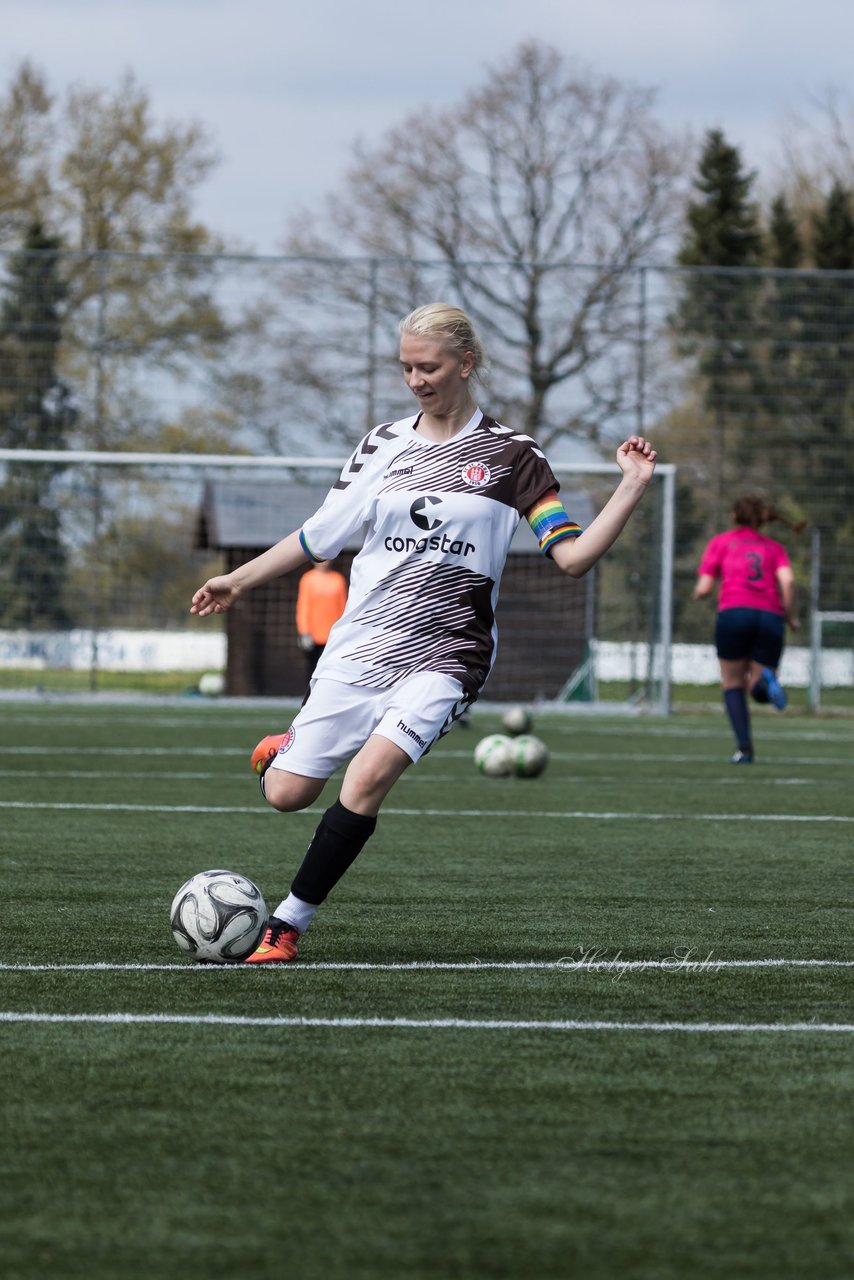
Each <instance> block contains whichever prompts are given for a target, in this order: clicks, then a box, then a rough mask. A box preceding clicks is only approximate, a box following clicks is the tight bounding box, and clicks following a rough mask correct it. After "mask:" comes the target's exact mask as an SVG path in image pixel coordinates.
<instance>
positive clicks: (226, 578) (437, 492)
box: [190, 303, 656, 964]
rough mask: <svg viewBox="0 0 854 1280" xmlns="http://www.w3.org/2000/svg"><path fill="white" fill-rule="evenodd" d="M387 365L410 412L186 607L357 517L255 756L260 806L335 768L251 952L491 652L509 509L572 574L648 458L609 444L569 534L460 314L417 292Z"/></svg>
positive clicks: (303, 801) (323, 544)
mask: <svg viewBox="0 0 854 1280" xmlns="http://www.w3.org/2000/svg"><path fill="white" fill-rule="evenodd" d="M400 364H401V369H402V372H403V378H404V381H405V382H406V385H407V386H408V388H409V390H410V391H411V392H412V394H413V396H414V397H415V399H416V401H417V403H418V408H417V410H416V412H415V413H413V414H412V415H411V416H410V417H407V418H402V419H400V420H399V421H396V422H385V423H383V424H382V425H381V426H378V427H375V428H374V429H373V430H372V431H370V432H369V433H368V434H367V435H366V436H365V437H364V439H363V440H362V441H361V442H360V444H359V445H358V446H357V447H356V449H355V451H354V453H353V455H352V457H351V458H350V459H349V461H348V462H347V464H346V465H345V467H344V469H343V471H342V472H341V475H340V477H339V478H338V480H337V481H336V482H335V484H334V485H333V486H332V488H331V489H330V491H329V494H328V495H327V497H326V499H325V500H324V502H323V504H322V506H321V507H320V509H319V510H318V511H316V512H315V514H314V515H312V516H311V517H310V518H309V519H308V520H307V521H306V522H305V524H304V525H303V527H302V528H301V529H297V530H295V531H294V532H293V533H290V534H288V536H287V537H286V538H284V539H283V540H282V541H281V542H279V543H277V544H276V546H274V547H272V548H271V549H270V550H269V551H265V552H263V554H261V555H260V556H258V557H256V558H255V559H254V560H250V561H249V562H248V563H247V564H244V565H241V566H240V567H239V568H237V569H235V570H233V572H231V573H228V574H224V575H222V576H219V577H215V578H211V579H209V580H208V581H207V582H206V583H205V584H204V585H203V586H202V587H200V588H199V590H198V591H197V592H196V593H195V595H194V596H193V601H192V606H191V610H190V612H191V613H196V614H199V615H201V616H205V615H207V614H210V613H215V612H220V611H222V610H224V609H227V608H229V607H230V606H231V605H232V604H233V603H234V601H235V600H236V599H237V598H238V597H239V596H240V595H242V593H243V592H244V591H248V590H250V589H251V588H252V587H256V586H258V585H259V584H260V583H263V582H267V581H269V580H270V579H271V578H275V577H278V576H279V575H280V574H284V573H289V572H291V571H292V570H294V569H296V568H298V567H299V566H300V565H304V564H305V562H306V561H307V560H313V561H315V562H317V561H321V560H330V559H333V558H334V557H335V556H336V555H337V554H338V553H339V552H340V550H341V548H342V547H344V546H345V545H346V544H347V542H348V540H349V539H350V538H352V536H353V535H354V534H355V533H357V532H358V531H359V530H361V529H362V528H363V527H364V528H365V529H366V533H365V536H364V542H363V544H362V547H361V550H360V551H359V553H358V555H357V556H356V557H355V559H354V561H353V566H352V570H351V575H350V591H349V596H348V600H347V607H346V609H345V611H344V614H343V616H342V617H341V618H340V619H339V621H338V622H336V624H335V626H334V627H333V628H332V631H331V633H330V636H329V639H328V642H327V644H326V647H325V649H324V652H323V656H322V657H321V659H320V661H319V662H318V664H317V668H316V669H315V672H314V676H313V679H312V683H311V691H310V694H309V696H308V698H307V700H306V702H305V703H304V704H303V706H302V708H301V710H300V711H299V713H298V714H297V716H296V718H295V720H294V722H293V724H292V725H291V726H290V728H289V729H288V730H287V732H286V733H284V734H278V735H275V736H273V737H271V738H265V739H264V740H263V741H262V742H261V743H259V744H258V746H257V747H256V749H255V753H254V755H253V766H254V767H255V769H256V771H257V772H259V773H260V774H261V785H262V789H263V791H264V795H265V797H266V799H267V801H268V802H269V803H270V804H271V805H272V806H273V807H274V808H276V809H279V810H281V811H283V812H291V811H294V810H299V809H304V808H306V807H307V806H308V805H311V804H313V803H314V801H315V800H317V798H318V796H319V795H320V793H321V792H322V791H323V788H324V786H325V785H326V782H327V780H328V779H329V778H330V777H331V775H332V774H333V773H334V772H335V771H336V769H338V768H339V767H340V766H341V765H343V764H345V763H346V762H348V761H349V763H348V764H347V769H346V772H345V774H344V778H343V782H342V785H341V791H340V794H339V797H338V799H337V800H336V801H335V803H334V804H333V805H331V807H330V808H329V809H327V810H326V812H325V813H324V815H323V817H322V819H321V821H320V824H319V826H318V828H317V830H316V832H315V834H314V836H313V838H312V841H311V844H310V845H309V848H308V851H307V853H306V855H305V858H304V860H303V862H302V865H301V866H300V867H299V870H298V871H297V873H296V876H295V877H294V880H293V882H292V884H291V889H290V893H289V894H288V895H287V896H286V897H285V898H284V899H283V900H282V901H281V903H280V904H279V905H278V906H277V907H276V909H275V911H274V913H273V915H272V917H271V918H270V920H269V922H268V928H267V931H266V933H265V935H264V937H263V939H262V941H261V943H260V945H259V947H258V949H257V950H256V951H255V952H254V953H253V954H252V955H251V956H249V957H248V960H247V963H249V964H269V963H283V962H287V961H290V960H293V959H294V958H295V957H296V955H297V950H298V945H299V939H300V936H301V935H302V934H303V933H304V932H305V930H306V929H307V927H308V925H309V923H310V921H311V919H312V917H313V916H314V914H315V912H316V911H317V908H318V906H319V905H320V904H321V903H322V902H323V901H324V899H325V898H326V896H327V895H328V893H329V892H330V890H331V889H332V888H333V887H334V886H335V885H336V884H337V882H338V881H339V880H340V878H341V877H342V876H343V875H344V873H345V872H346V870H347V869H348V867H349V866H350V865H351V863H352V862H353V860H354V859H355V858H356V857H357V855H358V854H359V852H360V851H361V849H362V847H363V845H364V844H365V842H366V840H367V839H368V838H369V837H370V835H371V834H372V833H373V831H374V828H375V827H376V822H377V814H378V813H379V810H380V807H381V805H382V803H383V801H384V800H385V798H386V796H387V795H388V794H389V792H390V790H391V788H392V787H393V786H394V784H395V782H396V781H397V780H398V778H399V777H400V776H401V774H402V773H403V772H404V770H405V769H407V768H408V767H409V765H410V764H412V763H413V761H416V760H418V759H419V758H420V757H421V756H422V755H423V754H424V753H425V752H426V751H427V750H428V749H429V747H430V746H431V745H432V743H434V742H435V741H436V740H437V739H438V738H439V737H441V736H442V734H443V733H445V732H446V731H447V730H448V729H449V728H450V727H451V725H452V724H453V723H454V722H455V720H457V719H458V718H459V717H460V716H461V715H462V714H464V712H465V710H466V709H467V707H468V706H469V705H470V704H471V703H472V702H473V701H474V699H475V698H476V697H477V696H478V694H479V693H480V691H481V689H482V688H483V685H484V682H485V681H486V679H487V676H488V675H489V672H490V670H491V668H492V666H493V663H494V661H495V646H496V627H495V606H496V602H497V599H498V588H499V583H500V580H501V574H502V571H503V569H504V562H505V560H506V557H507V551H508V548H509V546H510V541H511V539H512V537H513V533H514V531H515V529H516V526H517V525H518V523H519V520H520V519H521V518H523V517H524V518H526V519H527V520H528V522H529V524H530V526H531V528H532V530H533V532H534V536H535V537H536V538H537V539H538V540H539V544H540V547H541V548H542V550H543V552H544V554H546V555H548V556H549V557H550V558H551V559H552V561H553V562H554V564H555V565H556V566H557V567H558V568H559V569H561V570H562V571H563V572H564V573H567V574H569V575H570V576H571V577H574V578H578V577H581V576H582V575H583V574H585V573H586V572H587V571H588V569H590V568H592V566H593V565H594V564H596V562H597V561H598V560H599V558H600V557H601V556H602V555H603V554H604V553H605V552H606V551H607V550H608V548H609V547H610V546H611V545H612V544H613V542H614V541H615V539H616V538H617V537H618V535H619V533H620V531H621V530H622V529H623V527H624V525H625V524H626V521H627V520H628V519H629V516H630V515H631V513H632V511H633V510H634V508H635V506H636V505H637V503H638V502H639V500H640V498H641V497H642V495H643V493H644V490H645V489H646V486H647V485H648V483H649V481H650V479H651V477H652V474H653V471H654V468H655V458H656V454H655V450H654V449H653V448H652V446H651V445H650V443H649V441H647V440H645V439H644V438H643V437H642V436H631V437H630V438H629V439H628V440H626V441H625V442H624V443H623V444H621V445H620V447H619V448H618V450H617V463H618V466H619V468H620V471H621V472H622V476H621V479H620V482H619V484H618V485H617V488H616V490H615V492H614V493H613V494H612V496H611V498H610V499H609V500H608V502H607V503H606V505H605V506H604V507H603V509H602V511H601V512H600V513H599V514H598V515H597V516H596V518H595V519H594V520H593V522H592V523H591V524H590V526H589V527H588V528H587V529H585V530H584V532H582V531H581V529H580V528H579V527H578V525H577V524H576V523H575V522H574V521H573V520H572V519H571V518H570V516H569V515H568V514H567V512H566V511H565V510H564V509H563V505H562V503H561V501H560V498H559V497H558V483H557V480H556V479H555V477H554V474H553V473H552V470H551V468H550V466H549V464H548V462H547V461H546V458H545V456H544V455H543V453H542V451H541V450H540V449H539V448H538V447H537V444H536V442H535V441H534V440H532V439H531V437H530V436H528V435H525V434H524V433H522V432H517V431H514V430H513V428H512V427H507V426H503V425H502V424H501V423H499V422H496V421H495V419H493V418H490V417H489V416H488V415H487V414H485V413H484V412H483V411H482V410H481V409H480V408H479V407H478V405H477V403H476V402H475V399H474V396H473V383H475V382H477V381H478V379H479V376H480V374H481V372H482V369H483V364H484V354H483V348H482V346H481V342H480V339H479V338H478V336H477V334H476V332H475V330H474V328H473V326H472V323H471V321H470V319H469V317H468V316H467V315H466V314H465V312H463V311H461V310H460V309H459V308H458V307H454V306H450V305H448V304H446V303H431V304H430V305H428V306H424V307H419V308H418V309H417V310H416V311H413V312H412V313H411V314H410V315H408V316H406V318H405V319H404V320H402V321H401V322H400Z"/></svg>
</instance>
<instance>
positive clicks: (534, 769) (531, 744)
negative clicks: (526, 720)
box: [510, 733, 549, 778]
mask: <svg viewBox="0 0 854 1280" xmlns="http://www.w3.org/2000/svg"><path fill="white" fill-rule="evenodd" d="M548 762H549V751H548V747H547V746H546V744H545V743H544V742H541V741H540V739H539V738H535V737H534V735H533V734H532V733H527V734H521V735H520V737H518V738H512V739H511V741H510V765H511V769H510V771H511V773H515V775H516V777H517V778H536V777H538V776H539V775H540V774H541V773H542V772H543V770H544V769H545V767H546V765H547V764H548Z"/></svg>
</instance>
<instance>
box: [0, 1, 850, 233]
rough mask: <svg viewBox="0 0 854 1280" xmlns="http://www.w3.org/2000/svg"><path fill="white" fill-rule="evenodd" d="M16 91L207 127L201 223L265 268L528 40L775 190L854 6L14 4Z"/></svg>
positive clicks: (845, 85) (5, 28) (3, 46)
mask: <svg viewBox="0 0 854 1280" xmlns="http://www.w3.org/2000/svg"><path fill="white" fill-rule="evenodd" d="M0 19H2V26H0V30H2V32H3V36H2V40H0V73H2V81H3V85H4V86H5V85H7V84H8V82H9V80H10V78H11V76H12V75H13V74H14V71H15V69H16V68H17V66H18V65H19V63H20V62H21V61H22V60H23V59H24V58H28V59H30V60H31V61H32V62H33V63H35V65H36V66H37V67H39V68H40V69H41V70H42V71H44V72H45V73H46V75H47V77H48V81H49V83H50V85H51V87H52V88H53V89H55V90H64V89H65V88H67V87H68V86H69V85H72V84H79V85H84V86H86V87H87V88H104V89H115V88H116V87H117V84H118V82H119V79H120V77H121V76H122V74H123V73H124V72H126V71H128V70H130V71H132V72H133V73H134V75H135V76H136V79H137V81H138V82H139V84H140V85H141V86H142V87H143V88H144V89H145V90H146V91H147V92H148V93H149V95H150V98H151V103H152V108H153V112H154V115H155V117H156V119H158V120H160V121H166V120H170V121H175V122H181V123H188V122H189V121H191V120H193V121H198V122H200V123H202V124H203V125H205V126H206V128H207V130H208V132H209V134H210V135H211V137H212V139H213V141H214V142H215V144H216V146H217V148H218V150H219V152H220V155H221V162H220V164H219V166H218V167H217V169H216V171H215V173H214V174H213V175H212V176H211V177H210V178H209V179H208V181H207V182H206V184H205V186H204V188H203V189H201V190H200V194H199V199H198V201H197V206H196V212H197V214H198V216H200V217H201V218H202V219H203V220H204V221H205V222H206V223H207V224H208V225H209V226H210V227H211V228H212V229H213V230H215V231H218V232H220V233H221V234H223V235H226V236H227V237H228V238H229V240H230V241H231V242H235V241H239V242H240V244H241V245H242V246H243V247H245V248H247V249H252V250H255V251H257V252H261V253H271V252H276V251H277V250H278V249H280V248H281V246H282V241H283V237H284V232H285V228H286V225H287V222H288V218H289V217H290V216H293V215H294V214H295V213H297V212H298V211H299V210H300V209H301V208H303V207H307V206H314V207H317V205H318V204H319V203H320V201H321V199H322V197H323V195H324V194H325V193H326V192H327V191H331V190H334V189H335V187H336V186H337V185H338V184H339V182H340V179H341V177H342V175H343V173H344V172H345V170H346V168H347V165H348V161H349V159H350V157H351V155H352V148H353V144H354V142H355V140H356V139H357V138H361V139H363V140H364V141H366V142H368V143H371V142H376V141H379V140H380V139H381V138H382V136H383V134H384V133H385V132H386V130H387V129H389V128H391V127H392V126H394V125H397V124H400V123H402V121H403V120H404V119H405V118H406V117H407V116H408V115H410V114H411V113H412V112H414V111H417V110H419V109H421V108H424V107H425V106H429V107H432V108H436V107H439V108H444V107H446V106H453V104H454V103H455V102H459V101H461V100H462V98H463V96H464V95H465V93H466V91H467V90H468V89H469V88H471V87H476V86H478V85H479V84H481V83H482V82H483V80H484V79H485V72H486V68H487V67H488V66H490V65H494V64H495V63H496V62H502V61H504V60H506V59H507V58H508V57H509V55H510V54H511V52H512V51H513V49H514V48H515V47H516V46H517V45H518V44H519V43H520V42H521V41H523V40H526V39H531V38H536V39H539V40H542V41H544V42H546V43H549V44H552V45H554V46H555V47H556V48H557V49H559V50H560V52H561V53H562V54H564V55H565V56H567V57H569V58H576V59H578V60H580V61H581V62H582V63H583V64H585V65H586V66H588V67H589V68H590V69H592V70H593V71H595V72H597V73H600V74H602V75H610V76H616V77H618V78H619V79H622V80H626V81H632V82H634V83H635V84H639V85H643V86H646V87H650V88H655V89H656V90H657V95H658V96H657V107H658V113H659V115H660V116H661V118H662V119H663V120H664V121H665V122H666V123H667V124H668V125H669V126H671V127H673V128H679V127H685V128H688V129H691V130H692V131H693V132H694V133H695V135H696V136H697V137H700V136H701V135H702V133H703V131H704V130H706V129H708V128H714V127H720V128H722V129H723V130H724V132H725V134H726V136H727V138H728V139H729V141H730V142H733V143H735V144H736V145H738V146H739V147H740V148H741V152H742V156H743V159H744V161H745V163H746V164H747V165H748V166H749V167H751V168H756V169H759V170H760V173H763V174H770V173H772V172H773V170H774V166H775V165H777V164H779V162H780V150H781V148H780V140H781V137H782V134H783V131H784V129H785V128H786V122H787V114H788V113H789V112H791V111H792V110H798V111H801V112H804V111H808V110H809V104H810V100H811V98H814V97H816V96H820V95H821V94H822V93H823V92H824V91H826V90H827V89H828V88H835V89H837V90H839V91H841V92H843V93H846V94H847V92H848V89H849V86H854V3H852V0H419V3H415V2H414V0H409V2H408V3H407V2H406V0H0Z"/></svg>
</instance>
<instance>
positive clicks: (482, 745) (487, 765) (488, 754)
mask: <svg viewBox="0 0 854 1280" xmlns="http://www.w3.org/2000/svg"><path fill="white" fill-rule="evenodd" d="M512 746H513V743H512V741H511V740H510V738H508V737H506V735H505V734H503V733H490V734H488V735H487V736H486V737H485V738H481V740H480V742H479V743H478V744H477V746H476V747H475V749H474V762H475V764H476V765H477V767H478V769H479V770H480V772H481V773H485V774H486V776H487V777H488V778H506V777H507V776H508V774H511V773H512V772H513V764H512V761H511V759H510V751H511V749H512Z"/></svg>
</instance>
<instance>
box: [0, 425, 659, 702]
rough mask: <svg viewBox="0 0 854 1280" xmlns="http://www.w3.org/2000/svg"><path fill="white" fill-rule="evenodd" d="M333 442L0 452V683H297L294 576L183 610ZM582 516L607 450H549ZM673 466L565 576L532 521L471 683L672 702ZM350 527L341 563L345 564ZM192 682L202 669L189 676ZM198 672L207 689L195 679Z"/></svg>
mask: <svg viewBox="0 0 854 1280" xmlns="http://www.w3.org/2000/svg"><path fill="white" fill-rule="evenodd" d="M343 461H344V460H343V458H341V459H339V458H306V457H255V456H252V457H250V456H233V457H232V456H227V457H225V456H211V455H208V456H203V455H182V454H134V453H89V452H72V451H39V450H9V449H5V450H0V688H3V689H6V690H25V691H26V690H29V691H32V690H37V689H41V690H45V691H54V690H57V691H58V690H66V689H68V690H75V689H79V690H90V691H101V690H107V689H113V688H119V689H123V690H140V691H145V690H157V691H161V692H169V691H189V690H194V689H197V688H198V687H199V682H200V679H201V677H202V676H203V675H206V674H207V675H209V674H210V673H221V675H222V687H223V690H224V692H225V694H226V695H231V696H245V697H263V696H273V697H295V698H299V697H301V696H302V694H303V692H304V688H305V667H304V657H303V655H302V653H301V651H300V649H299V647H298V644H297V633H296V627H295V609H296V591H297V585H298V579H299V574H298V573H297V574H291V575H287V576H286V577H284V578H280V579H278V580H276V581H275V582H272V583H268V584H266V585H265V586H263V587H261V588H258V589H257V590H256V591H254V592H252V593H250V594H249V595H247V596H246V597H245V598H244V599H242V600H240V601H239V602H238V603H237V605H236V606H235V608H234V609H232V610H230V611H229V612H228V613H227V614H225V615H218V616H216V617H210V618H206V619H197V618H194V617H191V616H190V614H189V604H190V598H191V596H192V593H193V591H194V590H195V589H196V587H198V586H199V584H200V583H201V582H203V581H204V580H205V579H206V578H207V577H209V576H211V575H212V574H214V573H219V572H225V571H228V570H230V569H232V568H234V567H236V566H237V565H238V564H241V563H243V562H244V561H246V560H248V559H250V558H251V557H252V556H254V555H257V554H258V553H259V552H260V551H262V550H265V549H266V548H267V547H268V546H271V545H272V544H273V543H274V542H276V541H278V540H279V539H280V538H281V537H283V536H284V535H285V534H287V533H288V532H290V531H291V529H293V528H297V527H299V525H300V524H301V523H302V522H303V521H304V520H305V519H306V517H307V516H308V515H310V514H311V513H312V512H313V511H314V510H316V508H317V507H318V506H319V504H320V502H321V501H322V500H323V497H324V496H325V494H326V492H327V491H328V489H329V487H330V485H331V484H332V483H333V482H334V480H335V479H336V477H337V474H338V471H339V469H340V466H341V464H342V463H343ZM553 466H554V469H555V471H556V472H557V473H558V475H559V478H560V481H561V493H562V497H563V499H564V505H565V506H566V507H567V509H568V511H569V512H570V515H572V516H573V518H575V519H577V520H578V522H579V523H580V524H581V525H582V526H584V525H586V524H588V523H589V521H590V520H591V519H592V518H593V516H594V515H595V514H596V512H597V511H598V510H599V509H600V508H601V506H602V505H603V504H604V503H605V501H607V498H608V496H609V495H610V494H611V493H612V492H613V489H614V486H615V482H616V480H617V479H618V473H617V471H616V467H615V466H613V465H609V464H605V463H603V464H596V465H592V466H586V465H583V464H560V463H559V464H557V465H555V464H553ZM672 540H673V468H672V467H666V466H665V467H663V468H662V467H659V468H658V471H657V474H656V479H655V481H654V483H653V485H652V486H651V489H650V493H649V494H648V495H647V497H646V499H645V500H644V502H643V503H642V504H641V506H640V507H639V508H638V511H637V512H636V513H635V515H634V516H633V518H632V521H631V523H630V526H629V528H628V529H627V530H626V531H625V533H624V534H623V535H622V537H621V538H620V540H619V541H618V542H617V544H616V546H615V547H614V548H613V549H612V550H611V552H609V554H608V555H607V556H606V557H605V558H604V559H603V560H602V561H601V562H600V564H599V565H598V566H597V568H596V569H595V570H594V571H593V572H591V573H590V574H588V575H587V576H586V577H584V578H582V579H580V580H579V581H574V580H572V579H570V578H567V577H566V576H565V575H563V574H560V573H558V572H557V571H556V570H555V568H554V566H553V565H552V564H551V563H550V562H549V561H548V560H546V559H545V557H543V556H542V555H541V554H540V553H539V551H538V548H537V545H536V542H535V541H534V538H533V536H532V534H531V531H530V529H529V528H528V526H527V523H526V522H524V521H523V522H522V523H521V525H520V528H519V530H518V531H517V534H516V537H515V539H514V541H513V544H512V546H511V549H510V554H509V557H508V561H507V567H506V570H505V574H504V577H503V579H502V585H501V593H500V599H499V606H498V629H499V637H500V640H499V656H498V660H497V662H496V666H495V669H494V671H493V673H492V675H491V677H490V680H489V683H488V684H487V686H486V689H485V690H484V697H485V699H488V700H491V701H495V702H511V701H512V702H536V703H543V704H551V705H553V706H554V707H556V708H560V707H563V708H573V707H574V708H578V709H596V708H598V707H600V706H603V705H604V706H606V707H610V708H618V707H620V706H624V707H636V708H644V709H652V710H656V711H662V712H665V713H666V712H667V711H668V710H669V698H670V652H671V643H670V631H671V599H670V590H671V587H670V583H671V580H672ZM357 550H358V547H357V545H353V546H348V547H345V548H344V549H343V551H342V553H341V556H340V557H339V561H338V567H339V568H340V569H341V570H342V572H343V573H344V574H345V576H347V575H348V574H349V568H350V564H351V563H352V559H353V556H354V554H355V553H356V551H357ZM203 687H204V682H203ZM207 687H219V685H218V683H217V682H212V681H210V680H209V681H207Z"/></svg>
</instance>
